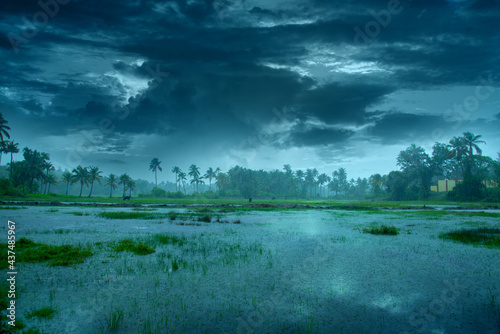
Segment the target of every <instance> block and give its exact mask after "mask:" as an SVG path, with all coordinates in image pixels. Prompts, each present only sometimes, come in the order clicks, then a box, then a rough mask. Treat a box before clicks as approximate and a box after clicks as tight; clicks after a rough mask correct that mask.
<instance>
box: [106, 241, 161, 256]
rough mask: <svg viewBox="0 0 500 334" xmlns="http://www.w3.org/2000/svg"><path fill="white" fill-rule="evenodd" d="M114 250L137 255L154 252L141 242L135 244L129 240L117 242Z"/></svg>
mask: <svg viewBox="0 0 500 334" xmlns="http://www.w3.org/2000/svg"><path fill="white" fill-rule="evenodd" d="M114 250H115V251H117V252H123V251H129V252H133V253H134V254H137V255H148V254H151V253H154V252H155V250H154V248H151V247H149V246H148V245H146V244H144V243H142V242H135V241H133V240H131V239H125V240H121V241H120V242H118V245H116V246H115V247H114Z"/></svg>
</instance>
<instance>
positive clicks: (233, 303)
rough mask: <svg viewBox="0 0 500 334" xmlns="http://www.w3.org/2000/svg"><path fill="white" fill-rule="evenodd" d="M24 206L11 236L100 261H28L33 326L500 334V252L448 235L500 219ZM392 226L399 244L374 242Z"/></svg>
mask: <svg viewBox="0 0 500 334" xmlns="http://www.w3.org/2000/svg"><path fill="white" fill-rule="evenodd" d="M17 208H18V209H14V210H5V209H4V210H0V217H1V221H2V222H3V223H2V224H3V225H4V227H3V228H2V231H3V232H2V233H4V237H2V238H3V239H4V240H6V239H7V229H6V227H7V220H8V219H9V220H13V221H15V223H16V237H17V240H18V241H19V239H20V238H21V237H24V238H26V239H29V240H31V241H33V242H35V243H43V244H48V245H73V246H81V247H82V250H88V251H90V252H91V253H92V254H93V255H91V256H89V257H87V258H85V259H83V260H84V262H83V263H79V264H74V265H70V266H51V265H50V262H41V263H29V262H21V263H18V265H17V271H18V275H17V282H16V289H17V295H16V307H17V308H16V315H17V320H21V321H22V323H23V324H24V325H25V328H24V330H27V329H38V330H39V331H40V332H44V333H110V332H114V333H500V249H495V248H486V247H482V246H477V247H476V246H473V245H466V244H463V243H457V242H453V241H449V240H443V239H440V238H438V235H439V234H440V233H441V232H448V231H451V230H455V229H458V228H463V227H497V228H498V227H500V218H499V215H498V214H495V213H493V214H475V213H471V212H468V211H457V212H451V211H450V212H448V213H445V212H437V213H436V212H434V211H428V210H425V211H423V210H417V211H396V210H387V211H379V210H377V211H373V210H366V211H359V210H357V211H347V210H274V211H273V210H269V211H244V212H243V211H241V212H240V211H237V210H234V209H233V210H231V209H230V210H227V209H226V210H225V211H224V209H220V208H212V209H203V211H206V212H199V211H197V210H200V209H140V210H137V208H136V209H132V208H80V207H17ZM103 212H106V213H104V214H103ZM497 212H498V211H497ZM207 215H208V216H209V217H208V218H207V217H205V216H207ZM116 218H123V219H116ZM208 220H210V221H211V222H210V223H208V222H206V221H208ZM381 224H387V225H393V226H395V227H397V228H398V229H399V234H398V235H395V236H390V235H373V234H367V233H363V232H362V229H363V228H365V227H369V226H372V225H374V226H378V225H381ZM127 239H128V240H129V241H127V242H123V240H127ZM3 242H5V241H3ZM127 245H129V246H130V245H132V246H134V245H135V246H134V247H136V246H138V245H142V246H140V247H139V248H137V247H136V248H133V247H130V248H127ZM120 247H121V248H120ZM124 249H125V250H124ZM127 249H128V250H127ZM134 249H136V250H137V249H139V250H140V251H142V253H141V254H145V255H138V254H135V253H134V252H133V251H131V250H134ZM120 250H121V251H120ZM140 251H138V252H140ZM4 272H6V270H4ZM4 275H5V276H6V274H4ZM1 298H4V296H1ZM43 308H49V309H52V310H54V312H53V313H52V314H51V315H50V316H49V317H46V318H44V317H39V316H33V314H35V311H37V310H40V309H43ZM19 332H21V331H19Z"/></svg>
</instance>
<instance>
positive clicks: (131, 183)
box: [127, 178, 135, 197]
mask: <svg viewBox="0 0 500 334" xmlns="http://www.w3.org/2000/svg"><path fill="white" fill-rule="evenodd" d="M127 187H128V190H129V194H128V195H129V196H130V197H132V190H134V189H135V181H134V180H132V178H130V179H129V180H128V183H127Z"/></svg>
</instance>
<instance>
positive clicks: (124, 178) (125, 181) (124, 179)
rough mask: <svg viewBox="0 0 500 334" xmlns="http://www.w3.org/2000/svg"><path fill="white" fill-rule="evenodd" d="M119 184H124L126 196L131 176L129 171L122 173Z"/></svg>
mask: <svg viewBox="0 0 500 334" xmlns="http://www.w3.org/2000/svg"><path fill="white" fill-rule="evenodd" d="M118 180H119V181H118V184H123V196H125V192H126V191H127V189H128V188H127V186H128V183H129V181H130V176H128V174H127V173H125V174H122V175H120V178H119V179H118Z"/></svg>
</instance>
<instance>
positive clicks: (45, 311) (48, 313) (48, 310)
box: [26, 307, 56, 319]
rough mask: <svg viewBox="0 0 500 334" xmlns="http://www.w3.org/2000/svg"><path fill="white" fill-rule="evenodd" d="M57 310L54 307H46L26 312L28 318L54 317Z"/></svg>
mask: <svg viewBox="0 0 500 334" xmlns="http://www.w3.org/2000/svg"><path fill="white" fill-rule="evenodd" d="M55 312H56V311H55V310H54V309H53V308H52V307H44V308H41V309H39V310H36V311H33V312H29V313H27V314H26V318H28V319H31V318H34V317H37V318H39V319H52V318H53V317H54V313H55Z"/></svg>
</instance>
